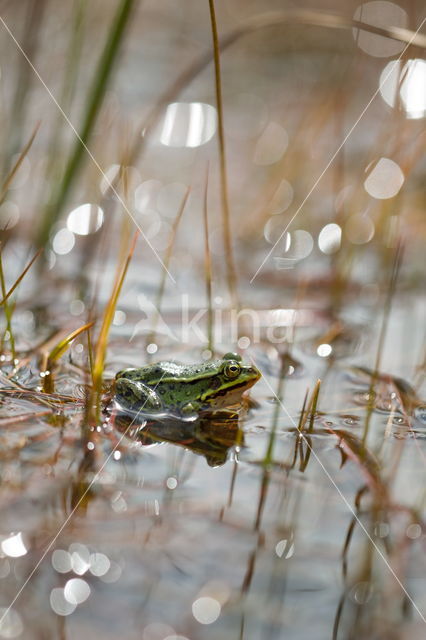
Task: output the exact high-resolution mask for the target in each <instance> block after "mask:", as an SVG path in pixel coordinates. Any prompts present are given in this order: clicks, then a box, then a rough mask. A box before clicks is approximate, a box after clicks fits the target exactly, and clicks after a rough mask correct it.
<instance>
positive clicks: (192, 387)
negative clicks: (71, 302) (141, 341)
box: [115, 353, 260, 416]
mask: <svg viewBox="0 0 426 640" xmlns="http://www.w3.org/2000/svg"><path fill="white" fill-rule="evenodd" d="M259 378H260V372H259V371H258V369H256V367H254V366H253V365H248V364H244V363H243V362H242V359H241V356H239V355H238V354H236V353H227V354H225V355H224V356H223V358H221V359H219V360H211V361H209V362H205V363H202V364H194V365H185V364H178V363H175V362H157V363H155V364H149V365H146V366H145V367H141V368H139V369H124V370H123V371H119V372H118V373H117V375H116V376H115V397H116V400H117V403H118V404H119V405H120V407H121V408H122V409H124V410H125V411H131V412H132V413H139V412H140V413H148V414H152V413H154V414H155V413H174V414H178V415H184V416H185V415H191V414H192V415H193V414H196V413H199V412H213V411H216V410H217V409H223V408H225V407H230V406H232V405H235V404H238V403H239V402H241V396H242V394H243V392H244V391H246V389H249V388H250V387H252V386H253V385H254V384H255V383H256V382H257V381H258V380H259Z"/></svg>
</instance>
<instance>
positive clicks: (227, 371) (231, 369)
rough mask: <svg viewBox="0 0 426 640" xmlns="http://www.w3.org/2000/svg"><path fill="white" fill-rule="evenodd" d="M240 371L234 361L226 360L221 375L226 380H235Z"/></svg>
mask: <svg viewBox="0 0 426 640" xmlns="http://www.w3.org/2000/svg"><path fill="white" fill-rule="evenodd" d="M240 371H241V367H240V365H239V364H238V362H236V361H235V360H228V362H227V363H226V364H225V366H224V368H223V373H224V375H225V377H226V378H231V379H232V378H236V377H237V376H238V375H239V373H240Z"/></svg>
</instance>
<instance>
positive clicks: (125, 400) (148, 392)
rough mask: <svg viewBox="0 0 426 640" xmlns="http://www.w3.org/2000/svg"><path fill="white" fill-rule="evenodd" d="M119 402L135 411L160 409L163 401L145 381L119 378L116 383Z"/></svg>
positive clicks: (125, 407)
mask: <svg viewBox="0 0 426 640" xmlns="http://www.w3.org/2000/svg"><path fill="white" fill-rule="evenodd" d="M115 389H116V394H117V400H118V403H119V404H121V405H122V406H123V408H124V409H132V410H133V411H146V412H149V411H159V410H160V409H161V402H160V399H159V397H158V395H157V394H156V393H155V391H154V390H153V389H151V387H148V386H147V385H146V384H144V383H143V382H138V381H135V380H129V379H128V378H118V380H116V383H115Z"/></svg>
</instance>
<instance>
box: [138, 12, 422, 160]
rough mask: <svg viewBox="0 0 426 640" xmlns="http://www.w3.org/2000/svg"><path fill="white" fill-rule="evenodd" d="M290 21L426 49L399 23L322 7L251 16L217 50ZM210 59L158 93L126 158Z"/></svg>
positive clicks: (206, 57)
mask: <svg viewBox="0 0 426 640" xmlns="http://www.w3.org/2000/svg"><path fill="white" fill-rule="evenodd" d="M293 24H300V25H309V26H316V27H321V28H324V29H331V30H342V29H343V30H350V29H354V28H355V29H360V30H362V31H366V32H368V33H374V34H377V35H380V36H384V37H386V38H390V39H391V40H396V41H398V42H403V43H404V44H406V45H408V44H410V43H411V44H410V46H412V47H418V48H419V49H426V35H424V34H422V33H415V32H414V31H412V30H410V29H401V28H399V27H388V28H385V27H376V26H374V25H371V24H367V23H366V22H362V21H360V20H351V19H349V20H348V19H347V18H344V17H342V16H338V15H333V14H328V13H323V12H321V11H313V10H312V11H310V10H309V11H306V10H303V9H294V10H287V11H275V12H268V13H265V14H262V15H259V16H255V17H254V18H250V19H249V20H246V21H245V22H242V23H241V24H239V25H238V26H237V27H236V28H235V29H233V30H232V31H231V32H230V33H228V34H226V35H224V36H222V37H221V38H218V45H219V51H220V52H221V53H223V52H224V51H226V50H227V49H229V47H230V46H232V45H233V44H235V43H236V42H238V41H239V40H241V38H243V37H245V36H247V35H249V34H251V33H256V32H257V31H260V30H263V29H268V28H271V27H275V28H276V27H278V26H291V25H293ZM212 59H213V52H212V51H209V52H207V53H206V54H204V56H201V57H200V58H198V59H197V60H195V61H194V62H193V63H192V64H190V65H189V66H188V67H187V68H186V69H185V70H184V71H183V72H182V73H181V74H180V76H179V77H178V78H177V80H176V81H175V82H174V83H173V84H172V85H171V86H170V87H169V88H168V89H166V91H165V92H164V93H163V94H162V95H161V96H160V98H159V100H158V101H157V104H156V105H155V106H154V107H153V109H152V110H151V112H150V113H149V114H148V116H147V117H146V118H145V119H144V120H143V122H141V125H140V127H139V129H140V131H143V132H144V134H143V137H142V138H140V139H138V140H136V141H135V143H134V145H133V146H132V148H131V150H130V153H129V160H131V164H134V163H135V162H136V160H137V158H138V157H139V154H140V153H141V152H142V150H143V149H144V147H145V144H146V142H147V140H148V138H149V136H150V133H152V131H153V130H154V127H155V126H156V124H157V123H158V120H159V118H160V116H161V114H162V112H163V111H164V109H165V108H166V107H167V105H168V104H169V103H170V102H174V101H176V99H177V97H178V96H179V94H180V93H181V92H182V91H183V89H185V87H186V86H187V85H188V84H190V83H191V82H192V81H193V80H194V79H195V78H196V77H197V76H198V75H199V74H200V73H201V72H202V71H204V69H205V68H206V67H207V66H208V65H209V64H210V62H211V61H212Z"/></svg>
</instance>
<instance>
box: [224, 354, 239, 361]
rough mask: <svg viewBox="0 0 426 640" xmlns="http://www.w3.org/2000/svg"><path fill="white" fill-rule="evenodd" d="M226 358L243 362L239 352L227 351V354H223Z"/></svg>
mask: <svg viewBox="0 0 426 640" xmlns="http://www.w3.org/2000/svg"><path fill="white" fill-rule="evenodd" d="M223 359H224V360H236V361H237V362H241V360H242V358H241V356H240V355H239V354H238V353H232V352H229V353H225V355H224V356H223Z"/></svg>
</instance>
